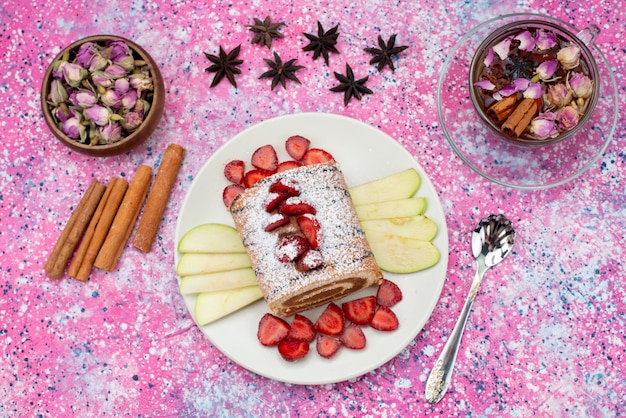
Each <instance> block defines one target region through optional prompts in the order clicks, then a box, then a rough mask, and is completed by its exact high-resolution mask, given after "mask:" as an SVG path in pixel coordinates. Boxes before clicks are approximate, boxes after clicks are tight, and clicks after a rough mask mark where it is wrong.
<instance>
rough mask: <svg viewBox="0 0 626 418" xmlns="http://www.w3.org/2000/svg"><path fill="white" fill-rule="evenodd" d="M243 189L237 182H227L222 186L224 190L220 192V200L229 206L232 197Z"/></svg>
mask: <svg viewBox="0 0 626 418" xmlns="http://www.w3.org/2000/svg"><path fill="white" fill-rule="evenodd" d="M244 190H245V189H244V188H243V186H241V185H239V184H229V185H228V186H226V187H224V191H223V192H222V201H224V206H226V207H227V208H229V207H230V204H231V202H232V201H233V199H234V198H235V197H237V195H238V194H239V193H241V192H243V191H244Z"/></svg>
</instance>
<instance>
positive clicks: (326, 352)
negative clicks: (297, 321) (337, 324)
mask: <svg viewBox="0 0 626 418" xmlns="http://www.w3.org/2000/svg"><path fill="white" fill-rule="evenodd" d="M315 347H316V349H317V353H318V354H319V355H320V356H322V357H324V358H331V357H332V356H334V355H335V353H336V352H337V350H339V348H340V347H341V341H339V340H338V339H337V338H335V337H331V336H330V335H324V334H318V336H317V343H316V345H315Z"/></svg>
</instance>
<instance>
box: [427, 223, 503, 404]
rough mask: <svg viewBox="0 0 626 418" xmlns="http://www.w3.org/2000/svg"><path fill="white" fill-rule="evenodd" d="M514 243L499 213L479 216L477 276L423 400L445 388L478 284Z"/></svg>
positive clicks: (433, 400)
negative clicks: (481, 217)
mask: <svg viewBox="0 0 626 418" xmlns="http://www.w3.org/2000/svg"><path fill="white" fill-rule="evenodd" d="M514 242H515V230H514V229H513V225H512V223H511V221H510V220H508V219H507V218H506V216H504V215H502V214H499V215H489V216H488V217H486V218H483V219H481V220H480V221H479V222H478V225H477V226H476V228H475V229H474V231H473V232H472V255H473V256H474V258H475V259H476V275H475V276H474V280H473V281H472V287H471V288H470V291H469V294H468V296H467V299H466V300H465V304H464V305H463V309H462V310H461V314H460V315H459V318H458V319H457V321H456V325H455V326H454V329H453V330H452V333H451V334H450V337H449V338H448V341H447V342H446V345H445V346H444V347H443V350H442V351H441V354H440V355H439V358H438V359H437V361H436V362H435V365H434V366H433V369H432V370H431V372H430V375H429V376H428V380H427V381H426V400H427V401H428V402H430V403H437V402H439V401H440V400H441V398H443V395H445V393H446V391H447V390H448V387H449V386H450V381H451V380H452V370H453V369H454V363H455V361H456V355H457V353H458V351H459V346H460V345H461V337H463V331H464V329H465V324H466V323H467V318H468V317H469V313H470V311H471V309H472V304H473V303H474V298H475V297H476V293H477V292H478V287H479V286H480V283H481V282H482V279H483V276H484V274H485V272H486V271H487V270H488V269H489V268H490V267H493V266H495V265H496V264H498V263H500V262H501V261H502V260H504V258H505V257H506V256H507V255H508V254H509V253H510V252H511V249H512V248H513V243H514Z"/></svg>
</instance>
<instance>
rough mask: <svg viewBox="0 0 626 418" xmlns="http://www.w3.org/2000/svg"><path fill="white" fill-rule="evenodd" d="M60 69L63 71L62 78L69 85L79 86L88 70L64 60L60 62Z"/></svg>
mask: <svg viewBox="0 0 626 418" xmlns="http://www.w3.org/2000/svg"><path fill="white" fill-rule="evenodd" d="M60 69H62V71H63V79H64V80H65V82H66V83H67V84H69V85H70V86H71V87H78V86H80V84H81V82H82V81H83V79H85V78H86V77H87V75H89V72H88V71H87V70H86V69H84V68H83V67H81V66H80V65H78V64H73V63H71V62H65V63H63V64H61V67H60Z"/></svg>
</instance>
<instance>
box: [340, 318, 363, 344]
mask: <svg viewBox="0 0 626 418" xmlns="http://www.w3.org/2000/svg"><path fill="white" fill-rule="evenodd" d="M339 340H340V341H341V343H342V344H343V345H345V346H346V347H348V348H351V349H353V350H361V349H362V348H365V343H366V339H365V334H363V330H362V329H361V327H360V326H358V325H357V324H349V325H348V326H347V327H346V328H345V329H344V330H343V333H342V334H341V337H339Z"/></svg>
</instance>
